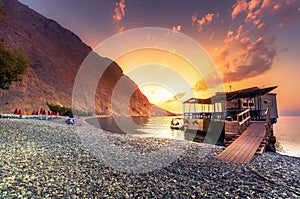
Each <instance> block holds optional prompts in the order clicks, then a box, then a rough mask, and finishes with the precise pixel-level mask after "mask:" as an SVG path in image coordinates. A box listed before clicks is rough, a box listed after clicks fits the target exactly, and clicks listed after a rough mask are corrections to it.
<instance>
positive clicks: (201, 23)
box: [192, 13, 219, 32]
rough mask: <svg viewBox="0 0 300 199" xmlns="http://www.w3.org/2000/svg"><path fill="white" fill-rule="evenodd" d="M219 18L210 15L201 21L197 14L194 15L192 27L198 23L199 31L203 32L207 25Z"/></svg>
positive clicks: (217, 15)
mask: <svg viewBox="0 0 300 199" xmlns="http://www.w3.org/2000/svg"><path fill="white" fill-rule="evenodd" d="M218 17H219V14H214V13H208V14H206V15H205V16H204V17H202V18H201V19H198V18H197V13H194V14H193V15H192V25H195V23H197V31H198V32H202V30H203V28H204V27H205V26H206V25H209V24H211V23H212V21H213V19H214V18H218Z"/></svg>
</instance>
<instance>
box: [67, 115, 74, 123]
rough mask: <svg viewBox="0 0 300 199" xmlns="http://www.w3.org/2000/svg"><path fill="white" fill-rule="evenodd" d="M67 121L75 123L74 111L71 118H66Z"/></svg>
mask: <svg viewBox="0 0 300 199" xmlns="http://www.w3.org/2000/svg"><path fill="white" fill-rule="evenodd" d="M66 123H67V124H68V125H69V124H72V125H73V124H74V123H75V119H74V114H73V113H71V114H70V115H69V118H68V119H67V120H66Z"/></svg>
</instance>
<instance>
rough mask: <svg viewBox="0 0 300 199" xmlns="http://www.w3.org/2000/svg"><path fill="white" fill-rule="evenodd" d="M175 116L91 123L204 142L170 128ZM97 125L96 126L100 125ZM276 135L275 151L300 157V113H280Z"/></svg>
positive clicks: (143, 134) (109, 128)
mask: <svg viewBox="0 0 300 199" xmlns="http://www.w3.org/2000/svg"><path fill="white" fill-rule="evenodd" d="M171 119H172V117H166V116H157V117H133V118H121V117H120V118H117V119H116V120H117V122H116V121H114V119H113V118H98V120H97V121H96V120H95V119H89V120H87V122H88V123H91V124H93V125H95V124H96V123H97V125H99V124H100V125H101V128H103V129H104V130H107V131H111V132H117V133H127V134H132V135H134V136H139V137H155V138H169V139H176V140H190V141H197V142H203V141H204V139H205V135H202V134H194V133H190V132H185V131H183V130H175V129H171V128H170V122H171ZM97 125H95V126H97ZM273 128H274V135H275V136H276V138H277V143H276V150H277V152H278V153H280V154H284V155H288V156H295V157H300V116H280V117H279V118H278V121H277V123H276V124H274V126H273Z"/></svg>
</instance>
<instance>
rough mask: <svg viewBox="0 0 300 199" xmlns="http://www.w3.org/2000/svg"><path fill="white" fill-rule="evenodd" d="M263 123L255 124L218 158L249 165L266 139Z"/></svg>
mask: <svg viewBox="0 0 300 199" xmlns="http://www.w3.org/2000/svg"><path fill="white" fill-rule="evenodd" d="M265 134H266V131H265V125H264V123H263V122H253V123H252V124H251V125H250V126H249V127H248V128H247V129H246V130H245V132H244V133H243V134H242V135H241V136H240V137H238V138H237V139H236V140H235V141H234V142H233V143H232V144H231V145H229V146H228V147H227V148H226V149H225V150H224V151H222V152H221V153H220V154H219V155H217V158H219V159H222V160H225V161H231V162H236V163H238V162H240V163H249V162H250V161H251V159H252V157H253V156H254V155H255V152H256V151H257V149H258V148H259V146H260V144H261V142H262V141H263V139H264V137H265Z"/></svg>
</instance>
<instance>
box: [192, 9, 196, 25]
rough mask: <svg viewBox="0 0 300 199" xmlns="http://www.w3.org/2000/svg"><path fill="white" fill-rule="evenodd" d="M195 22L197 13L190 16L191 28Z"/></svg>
mask: <svg viewBox="0 0 300 199" xmlns="http://www.w3.org/2000/svg"><path fill="white" fill-rule="evenodd" d="M196 21H197V13H196V12H195V13H194V14H193V15H192V26H193V25H195V23H196Z"/></svg>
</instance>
